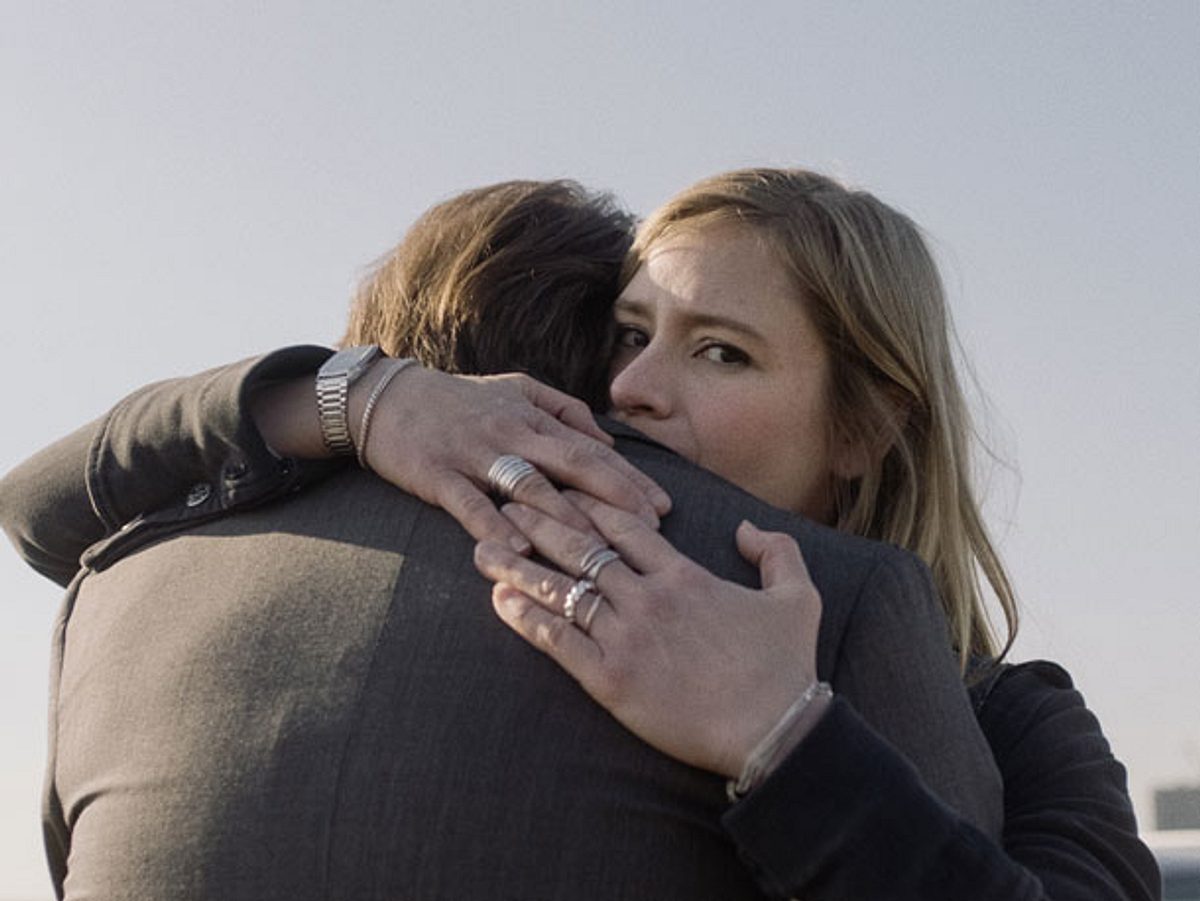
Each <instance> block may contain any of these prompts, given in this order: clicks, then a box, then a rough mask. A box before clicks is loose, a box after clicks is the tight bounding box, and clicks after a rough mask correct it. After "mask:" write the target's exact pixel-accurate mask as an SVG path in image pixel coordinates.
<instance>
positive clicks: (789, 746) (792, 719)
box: [726, 682, 833, 801]
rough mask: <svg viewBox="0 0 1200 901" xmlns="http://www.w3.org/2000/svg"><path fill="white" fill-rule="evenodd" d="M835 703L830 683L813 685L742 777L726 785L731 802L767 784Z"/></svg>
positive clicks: (786, 714) (748, 763) (762, 745)
mask: <svg viewBox="0 0 1200 901" xmlns="http://www.w3.org/2000/svg"><path fill="white" fill-rule="evenodd" d="M832 701H833V689H831V688H830V687H829V683H827V682H813V683H812V684H811V685H810V686H809V687H808V688H807V689H806V690H805V691H804V693H803V694H802V695H801V696H800V697H799V698H797V699H796V701H795V702H794V703H793V704H792V705H791V706H790V707H789V708H788V709H787V710H786V711H785V712H784V714H783V716H782V717H780V718H779V721H778V722H777V723H776V724H775V726H774V727H772V729H771V731H770V732H768V733H767V734H766V735H765V736H764V737H763V739H762V740H761V741H760V742H759V743H758V745H757V746H756V747H755V748H754V750H753V751H751V752H750V755H749V756H748V757H747V758H746V762H745V764H744V765H743V766H742V771H741V773H740V775H739V776H738V777H737V778H736V779H730V780H729V781H728V782H727V783H726V793H727V794H728V795H729V800H730V801H738V800H740V799H741V798H743V797H745V796H746V795H747V794H749V793H750V792H751V791H753V790H754V789H755V788H757V787H758V786H759V785H761V784H762V783H763V782H764V781H766V779H767V777H768V776H770V775H771V773H773V772H774V771H775V770H776V769H778V767H779V765H780V764H781V763H782V762H783V761H784V760H785V759H787V757H788V755H789V754H791V753H792V751H794V750H795V749H796V748H797V746H799V744H800V742H802V741H803V740H804V739H805V738H806V737H807V736H808V734H809V733H810V732H811V731H812V730H813V728H814V727H815V726H816V725H817V723H818V722H820V720H821V717H822V716H824V715H825V712H826V711H827V710H828V709H829V705H830V703H831V702H832Z"/></svg>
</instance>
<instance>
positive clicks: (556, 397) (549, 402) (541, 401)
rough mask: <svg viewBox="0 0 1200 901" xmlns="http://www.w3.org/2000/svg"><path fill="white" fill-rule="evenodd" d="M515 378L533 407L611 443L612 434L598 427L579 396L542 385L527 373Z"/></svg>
mask: <svg viewBox="0 0 1200 901" xmlns="http://www.w3.org/2000/svg"><path fill="white" fill-rule="evenodd" d="M515 378H516V380H517V385H518V387H519V388H520V389H521V393H522V394H524V395H525V396H526V397H527V398H529V401H530V403H532V404H533V405H534V406H535V407H537V408H538V409H540V410H545V411H546V412H547V413H549V414H550V415H551V416H552V417H554V419H555V420H557V421H559V422H561V423H564V424H565V425H567V426H568V427H570V428H571V429H574V430H575V431H577V432H583V433H584V434H585V435H589V436H591V437H592V438H594V439H596V440H597V441H599V442H601V443H602V444H606V445H609V446H611V445H612V443H613V438H612V436H611V435H610V434H608V432H606V431H604V429H602V428H600V426H599V425H598V424H597V423H596V417H595V416H593V415H592V411H591V410H589V409H588V406H587V404H585V403H584V402H583V401H581V400H580V399H579V398H577V397H572V396H571V395H569V394H565V393H564V392H562V391H559V390H558V389H556V388H551V387H550V386H549V385H544V384H542V383H541V382H539V381H538V380H537V379H534V378H531V377H529V376H527V375H518V376H515Z"/></svg>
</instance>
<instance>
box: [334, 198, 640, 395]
mask: <svg viewBox="0 0 1200 901" xmlns="http://www.w3.org/2000/svg"><path fill="white" fill-rule="evenodd" d="M632 231H633V218H632V216H630V215H629V214H628V213H627V212H625V211H624V210H622V209H621V208H620V207H619V206H618V205H617V204H616V202H615V201H614V200H613V198H612V197H611V196H609V195H607V194H592V193H590V192H588V191H586V190H585V189H584V188H582V187H581V186H580V185H578V184H576V183H575V182H573V181H549V182H537V181H510V182H502V183H500V184H496V185H491V186H489V187H485V188H477V189H475V190H472V191H466V192H464V193H462V194H459V195H458V196H456V197H453V198H451V199H450V200H447V201H445V202H443V203H440V204H438V205H437V206H435V207H433V208H432V209H430V210H429V211H428V212H426V213H425V214H424V215H423V216H421V218H420V219H418V220H417V221H416V223H415V224H414V225H413V226H412V228H410V229H409V231H408V233H407V234H406V235H405V236H404V239H403V240H402V241H401V242H400V244H399V245H398V246H397V247H396V248H395V249H394V250H393V251H392V252H391V253H389V254H387V255H386V256H385V257H383V258H382V259H381V260H380V261H379V262H378V263H377V264H376V266H375V268H374V269H373V271H372V272H371V273H370V275H368V277H367V278H366V279H365V280H364V281H363V283H362V285H361V286H360V288H359V290H358V293H357V295H356V297H355V299H354V303H353V305H352V307H351V311H350V321H349V325H348V328H347V331H346V335H345V337H344V338H343V339H342V342H343V344H367V343H374V344H379V345H380V346H381V347H382V348H383V349H384V350H385V351H386V352H387V353H389V354H391V355H393V356H412V357H416V358H417V359H419V360H420V361H421V362H422V363H423V364H424V365H426V366H431V367H436V368H438V369H442V370H445V371H446V372H461V373H468V374H472V375H486V374H490V373H497V372H509V371H514V370H520V371H524V372H528V373H529V374H530V375H532V376H534V377H535V378H537V379H540V380H541V381H544V382H546V383H548V384H550V385H553V386H554V387H556V388H559V389H561V390H563V391H567V392H568V393H570V394H573V395H575V396H576V397H580V398H583V399H584V400H585V401H587V402H588V403H589V404H590V405H591V406H592V407H593V409H597V410H603V409H606V408H607V406H608V385H607V366H608V360H609V358H610V356H611V353H612V341H613V327H612V313H611V311H612V302H613V299H614V298H615V297H616V294H617V284H618V278H619V276H620V270H621V265H622V262H623V261H624V258H625V254H626V252H627V251H628V250H629V246H630V244H631V242H632Z"/></svg>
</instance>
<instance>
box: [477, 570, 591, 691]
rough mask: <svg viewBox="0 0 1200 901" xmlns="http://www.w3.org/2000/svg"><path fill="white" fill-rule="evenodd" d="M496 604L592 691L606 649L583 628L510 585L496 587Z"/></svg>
mask: <svg viewBox="0 0 1200 901" xmlns="http://www.w3.org/2000/svg"><path fill="white" fill-rule="evenodd" d="M492 606H493V608H494V609H495V611H496V613H497V615H498V616H499V617H500V619H501V620H502V621H503V622H504V623H505V624H506V625H507V626H508V627H509V628H511V629H512V630H513V631H514V632H516V633H517V634H518V635H520V636H521V637H522V638H524V639H525V640H526V641H528V642H529V643H530V644H531V645H533V646H534V647H535V648H537V649H538V650H540V651H542V652H544V653H545V654H547V655H548V656H549V657H551V658H552V659H553V660H554V661H555V662H557V663H558V665H559V666H561V667H562V668H563V669H565V670H566V671H567V672H568V673H570V674H571V675H572V676H574V677H575V679H577V680H578V681H579V683H580V684H581V685H583V687H584V689H585V690H587V691H588V692H589V693H591V689H590V688H589V686H590V685H593V684H595V682H596V678H597V674H598V672H599V670H600V665H601V662H602V661H603V659H604V652H603V651H602V650H601V649H600V645H599V644H597V643H596V641H595V640H594V639H593V638H592V637H591V636H590V635H588V634H587V633H585V632H584V631H583V630H582V629H579V628H576V627H575V626H574V625H572V624H571V623H569V622H567V621H566V620H565V619H563V618H562V617H561V616H557V615H555V614H554V613H551V612H550V611H549V610H547V609H545V608H544V607H542V606H541V605H540V604H538V603H537V602H536V601H535V600H534V599H533V598H530V597H529V596H528V595H525V594H523V593H522V592H520V591H518V590H517V589H515V588H513V587H512V586H509V585H496V586H495V587H494V588H493V589H492Z"/></svg>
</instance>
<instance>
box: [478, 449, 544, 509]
mask: <svg viewBox="0 0 1200 901" xmlns="http://www.w3.org/2000/svg"><path fill="white" fill-rule="evenodd" d="M532 475H537V469H536V467H534V465H533V464H532V463H530V462H529V461H528V460H526V459H525V458H524V457H518V456H517V455H516V454H501V455H500V456H499V457H497V458H496V462H495V463H493V464H492V468H491V469H489V470H488V474H487V480H488V484H489V485H491V486H492V490H494V491H495V492H496V494H498V495H500V496H501V497H502V498H504V499H505V500H512V497H513V495H514V494H516V491H517V486H518V485H520V484H521V483H522V482H523V481H525V480H526V479H527V478H529V477H530V476H532Z"/></svg>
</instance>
